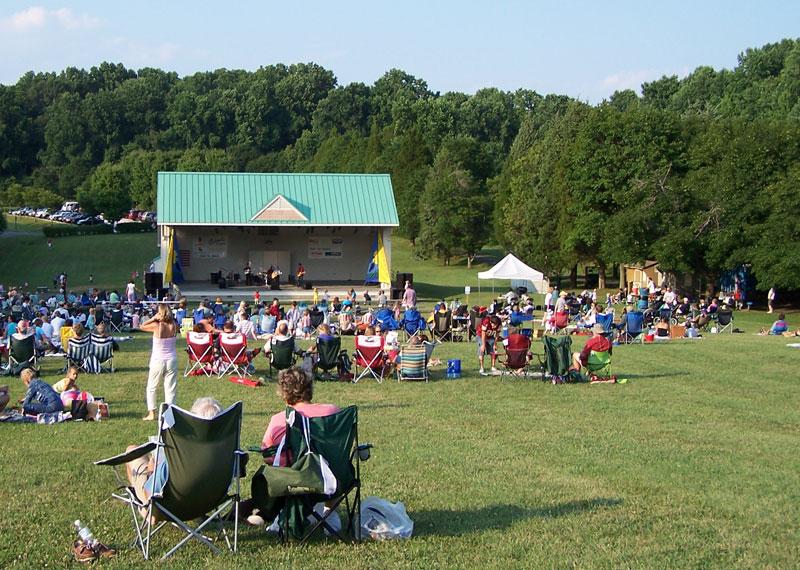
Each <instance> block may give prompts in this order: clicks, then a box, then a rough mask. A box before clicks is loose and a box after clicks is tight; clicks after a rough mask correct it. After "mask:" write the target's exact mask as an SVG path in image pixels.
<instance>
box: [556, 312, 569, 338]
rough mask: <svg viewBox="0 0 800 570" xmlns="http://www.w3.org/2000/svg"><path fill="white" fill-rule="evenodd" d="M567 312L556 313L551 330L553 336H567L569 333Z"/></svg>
mask: <svg viewBox="0 0 800 570" xmlns="http://www.w3.org/2000/svg"><path fill="white" fill-rule="evenodd" d="M568 327H569V312H567V311H558V312H557V313H556V314H555V316H554V317H553V328H554V329H555V334H567V333H568V332H569V330H568Z"/></svg>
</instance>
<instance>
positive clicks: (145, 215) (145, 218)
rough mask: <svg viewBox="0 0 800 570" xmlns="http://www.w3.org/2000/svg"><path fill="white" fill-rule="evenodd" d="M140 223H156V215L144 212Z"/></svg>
mask: <svg viewBox="0 0 800 570" xmlns="http://www.w3.org/2000/svg"><path fill="white" fill-rule="evenodd" d="M140 219H141V221H143V222H147V223H148V224H153V223H155V221H156V213H155V212H144V213H143V214H142V215H141V218H140Z"/></svg>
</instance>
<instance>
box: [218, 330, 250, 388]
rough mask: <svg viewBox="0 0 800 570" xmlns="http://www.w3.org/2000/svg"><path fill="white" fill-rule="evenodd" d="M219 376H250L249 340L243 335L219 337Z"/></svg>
mask: <svg viewBox="0 0 800 570" xmlns="http://www.w3.org/2000/svg"><path fill="white" fill-rule="evenodd" d="M219 356H220V366H219V376H220V377H222V376H224V375H225V374H236V375H237V376H249V375H250V372H249V371H248V368H249V367H250V359H249V358H248V356H247V339H246V338H245V337H244V335H243V334H242V333H238V332H232V333H222V334H220V335H219Z"/></svg>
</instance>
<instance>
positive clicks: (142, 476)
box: [125, 397, 222, 514]
mask: <svg viewBox="0 0 800 570" xmlns="http://www.w3.org/2000/svg"><path fill="white" fill-rule="evenodd" d="M189 411H190V412H191V413H192V414H194V415H196V416H199V417H201V418H205V419H209V420H210V419H211V418H214V417H216V416H217V414H219V413H220V412H221V411H222V405H221V404H220V403H219V402H218V401H216V400H215V399H214V398H209V397H205V398H198V399H197V400H195V402H194V404H192V409H191V410H189ZM136 447H137V446H136V445H129V446H128V449H127V450H126V451H132V450H134V449H136ZM125 471H126V473H127V475H128V481H130V483H131V486H132V487H133V488H134V490H135V491H136V496H137V497H138V498H139V500H140V501H142V502H146V501H147V500H148V499H149V498H150V496H151V495H152V494H153V490H154V489H156V490H161V488H163V487H164V484H165V483H166V482H167V476H168V475H169V466H168V465H167V464H166V462H165V461H164V454H159V462H158V466H156V464H155V457H154V455H153V454H152V453H151V454H148V455H145V456H144V457H140V458H139V459H134V460H133V461H131V462H130V463H128V464H126V465H125ZM145 514H146V513H145Z"/></svg>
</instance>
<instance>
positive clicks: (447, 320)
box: [433, 311, 453, 342]
mask: <svg viewBox="0 0 800 570" xmlns="http://www.w3.org/2000/svg"><path fill="white" fill-rule="evenodd" d="M433 338H434V340H438V341H439V342H444V341H446V340H451V341H452V340H453V314H452V313H451V312H450V311H445V312H444V313H441V312H439V311H436V312H435V313H434V314H433Z"/></svg>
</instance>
